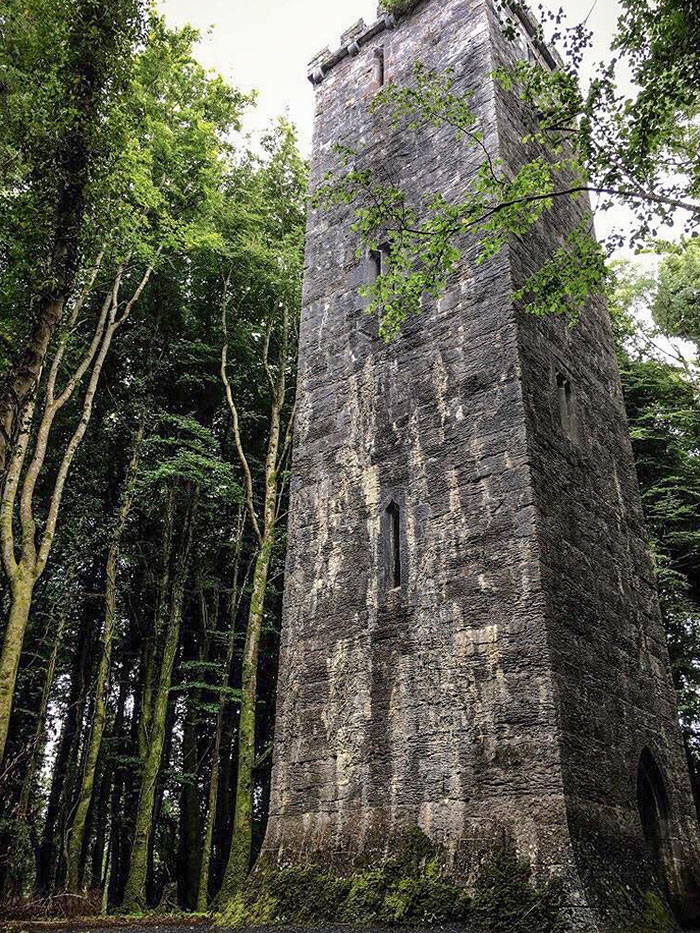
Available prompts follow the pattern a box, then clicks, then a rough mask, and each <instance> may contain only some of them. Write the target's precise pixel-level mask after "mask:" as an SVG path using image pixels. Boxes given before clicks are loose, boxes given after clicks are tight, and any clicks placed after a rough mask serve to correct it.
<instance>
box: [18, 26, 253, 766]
mask: <svg viewBox="0 0 700 933" xmlns="http://www.w3.org/2000/svg"><path fill="white" fill-rule="evenodd" d="M195 38H196V33H194V32H193V31H192V30H183V31H181V32H170V31H168V30H167V29H166V28H165V26H164V25H163V23H162V21H160V20H158V19H154V20H152V22H151V28H150V33H149V39H148V42H147V44H146V47H145V48H144V50H143V51H142V52H141V53H140V54H139V55H138V56H137V59H136V61H135V63H134V65H133V78H132V81H131V83H130V85H129V88H128V91H127V92H126V94H125V96H124V101H123V104H122V107H121V108H120V109H119V110H118V112H116V113H115V114H114V115H113V117H114V121H115V124H117V125H118V126H119V128H120V141H121V144H122V145H123V147H124V151H123V154H122V156H121V157H120V159H119V160H118V161H117V162H116V164H115V165H112V166H110V168H111V172H110V173H109V175H108V176H107V177H105V178H103V179H101V185H99V184H96V187H97V188H98V189H99V190H100V192H101V194H102V195H103V198H104V204H105V206H104V207H103V208H102V214H101V216H100V217H99V218H98V220H99V222H100V224H101V225H103V226H102V228H101V234H102V237H103V240H102V245H101V246H100V249H99V253H98V254H97V256H96V258H95V259H94V260H92V265H91V266H90V267H88V268H87V269H86V273H85V283H84V286H83V288H82V291H81V292H80V294H79V295H77V296H76V298H75V300H74V302H73V304H72V307H71V310H70V313H69V315H68V317H67V319H66V321H65V322H64V328H63V332H62V335H61V339H60V340H59V343H58V345H57V348H56V352H55V354H54V358H53V361H52V363H51V366H50V368H49V371H48V375H47V378H46V380H45V381H44V382H42V384H41V386H40V400H41V402H42V403H43V410H42V411H41V413H40V415H39V416H38V417H37V419H36V421H35V417H34V415H35V409H36V407H37V406H36V405H35V403H34V401H31V402H29V404H28V405H27V406H25V408H24V410H23V415H22V419H21V423H20V426H19V429H18V431H17V440H16V443H15V445H14V446H13V450H12V456H11V458H10V461H9V465H8V469H7V476H6V480H5V483H4V486H3V488H2V500H1V502H0V544H1V546H2V559H3V565H4V568H5V573H6V574H7V578H8V580H9V583H10V587H11V593H12V599H11V607H10V616H9V619H8V623H7V627H6V630H5V637H4V641H3V648H2V655H1V656H0V761H2V758H3V756H4V748H5V743H6V740H7V732H8V728H9V720H10V713H11V709H12V699H13V694H14V688H15V681H16V677H17V670H18V666H19V661H20V657H21V650H22V644H23V641H24V634H25V631H26V627H27V623H28V620H29V614H30V610H31V603H32V596H33V593H34V589H35V586H36V583H37V581H38V579H39V578H40V577H41V575H42V574H43V572H44V570H45V568H46V563H47V561H48V558H49V555H50V552H51V547H52V543H53V539H54V535H55V532H56V526H57V522H58V519H59V514H60V508H61V501H62V496H63V490H64V486H65V483H66V480H67V478H68V473H69V471H70V469H71V466H72V463H73V459H74V457H75V454H76V452H77V449H78V447H79V445H80V444H81V442H82V440H83V438H84V436H85V432H86V430H87V427H88V424H89V422H90V418H91V415H92V411H93V407H94V401H95V396H96V394H97V392H98V388H99V385H100V376H101V373H102V369H103V367H104V364H105V360H106V358H107V354H108V352H109V350H110V346H111V344H112V340H113V338H114V336H115V334H116V332H117V331H118V330H119V329H120V328H121V327H123V326H124V325H125V324H126V323H127V321H128V320H129V317H130V315H131V313H132V311H133V309H134V307H135V306H137V305H138V302H139V300H140V298H141V296H142V294H143V291H144V289H145V287H146V286H147V284H148V282H149V280H150V277H151V275H152V273H153V270H154V268H155V267H156V265H157V263H158V261H159V259H160V258H161V255H162V254H163V253H165V255H167V254H168V253H171V252H173V251H178V250H182V249H186V248H187V247H188V246H189V245H191V244H194V243H196V242H207V240H208V239H211V238H212V237H215V232H214V231H213V230H212V227H211V223H210V215H211V209H212V202H213V201H214V199H215V197H216V193H217V190H218V187H217V186H218V184H219V182H220V179H221V172H222V165H221V157H222V155H223V154H224V153H225V152H226V151H227V150H228V144H227V143H226V141H225V138H224V137H225V134H226V133H227V131H228V130H229V129H230V128H231V127H232V126H235V125H237V121H238V118H239V115H240V110H241V107H242V105H243V104H244V102H245V98H244V97H243V96H242V95H240V94H238V93H237V92H236V91H234V90H232V89H230V88H228V87H227V86H226V85H225V84H224V83H223V82H222V81H221V80H220V79H219V78H216V77H213V76H209V75H207V74H206V72H205V71H204V70H203V69H202V68H201V66H199V65H197V63H196V61H195V60H194V58H193V57H192V44H193V42H194V40H195ZM110 263H111V265H112V267H113V268H112V270H111V271H110V272H109V274H108V278H107V283H106V284H105V285H104V286H103V291H104V299H103V300H102V301H101V304H98V305H97V309H96V312H95V317H96V323H95V324H94V325H93V326H94V330H93V334H92V338H91V339H90V338H89V337H88V338H87V339H86V340H85V343H86V344H87V346H85V347H83V348H81V347H80V337H81V336H82V333H81V328H80V327H79V324H80V318H81V314H82V313H83V312H84V311H85V310H87V309H89V308H90V304H91V300H92V291H93V289H94V287H95V286H96V284H99V278H100V273H101V271H102V268H103V266H104V265H105V264H110ZM127 289H128V291H127V294H126V296H125V297H124V298H122V293H123V291H125V290H127ZM76 331H77V332H78V339H77V340H76ZM66 370H67V372H66ZM61 380H63V384H62V385H61V386H60V388H59V384H60V383H61ZM84 380H86V381H87V385H86V388H85V391H84V394H83V400H82V406H81V407H80V408H79V410H78V413H77V419H76V425H75V428H74V431H73V434H72V437H71V438H70V440H69V441H68V443H67V445H66V446H65V450H64V454H63V459H62V460H61V463H60V466H59V468H58V473H57V477H56V481H55V484H54V489H53V493H52V495H51V497H50V500H49V503H48V507H47V509H46V519H45V524H44V527H43V529H42V531H41V532H40V533H39V534H38V535H37V529H38V526H37V516H36V502H35V493H36V489H37V482H38V480H39V477H40V474H41V473H42V471H43V469H44V467H45V462H46V454H47V448H48V446H49V444H50V443H51V442H52V440H53V437H54V436H55V431H54V424H55V421H56V417H57V415H58V414H59V412H60V411H61V410H62V409H64V408H65V406H67V405H68V403H69V402H71V399H72V398H73V396H74V395H76V393H77V392H78V390H79V389H80V386H81V383H82V382H83V381H84ZM16 521H19V535H18V536H16V535H15V523H16Z"/></svg>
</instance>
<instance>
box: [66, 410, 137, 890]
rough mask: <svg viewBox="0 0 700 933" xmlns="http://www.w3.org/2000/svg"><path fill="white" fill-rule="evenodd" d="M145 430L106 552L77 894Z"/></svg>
mask: <svg viewBox="0 0 700 933" xmlns="http://www.w3.org/2000/svg"><path fill="white" fill-rule="evenodd" d="M144 434H145V422H144V420H142V421H141V424H140V426H139V429H138V431H137V433H136V439H135V443H134V452H133V455H132V457H131V461H130V463H129V467H128V470H127V475H126V479H125V485H124V492H123V495H122V502H121V505H120V507H119V515H118V519H117V525H116V528H115V531H114V535H113V537H112V541H111V543H110V546H109V550H108V552H107V567H106V574H105V620H104V626H103V631H102V651H101V654H100V664H99V667H98V670H97V680H96V683H95V708H94V712H93V718H92V729H91V731H90V739H89V742H88V750H87V756H86V762H85V768H84V771H83V775H82V779H81V781H80V791H79V794H78V803H77V805H76V809H75V816H74V817H73V824H72V826H71V830H70V833H69V837H68V852H67V868H66V890H67V891H68V892H69V893H70V894H78V893H79V892H80V890H81V887H82V854H83V847H84V844H85V826H86V824H87V817H88V812H89V810H90V805H91V803H92V794H93V789H94V786H95V774H96V772H97V762H98V760H99V756H100V750H101V748H102V738H103V736H104V729H105V723H106V721H107V693H108V689H109V675H110V670H111V666H112V646H113V643H114V629H115V625H116V620H117V571H118V567H119V552H120V548H121V539H122V534H123V532H124V528H125V527H126V523H127V520H128V518H129V513H130V512H131V507H132V505H133V503H134V481H135V479H136V472H137V470H138V463H139V455H140V451H141V444H142V442H143V438H144Z"/></svg>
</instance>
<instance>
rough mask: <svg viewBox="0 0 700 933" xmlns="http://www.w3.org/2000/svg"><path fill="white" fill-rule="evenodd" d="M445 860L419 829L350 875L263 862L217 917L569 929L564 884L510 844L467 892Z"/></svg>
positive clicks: (497, 930)
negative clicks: (536, 872) (543, 879)
mask: <svg viewBox="0 0 700 933" xmlns="http://www.w3.org/2000/svg"><path fill="white" fill-rule="evenodd" d="M441 864H442V855H441V853H439V852H438V851H437V850H436V849H435V848H434V847H433V846H432V845H431V844H430V842H429V841H428V840H427V839H426V838H425V837H423V836H422V834H419V833H417V832H416V833H414V834H412V836H410V837H409V839H407V840H406V842H405V843H404V845H403V847H402V846H399V853H398V854H397V855H396V856H395V857H394V858H392V859H389V860H388V861H386V862H384V863H383V864H382V865H381V866H380V867H378V868H376V869H371V870H369V869H368V870H363V871H356V872H354V873H352V874H350V875H344V874H341V873H333V872H331V871H328V870H327V869H326V870H324V869H317V868H309V869H306V870H302V869H297V868H275V867H273V866H272V865H270V864H268V863H264V862H263V863H260V864H259V865H258V866H257V868H256V869H255V871H254V873H253V875H252V876H251V879H250V880H249V883H248V885H247V886H246V888H245V889H244V890H243V891H241V892H240V893H239V894H238V895H236V897H235V898H234V899H233V900H232V901H231V903H230V904H229V905H228V906H227V907H226V909H225V910H224V911H223V913H222V914H221V915H220V916H219V917H218V918H217V923H218V925H220V926H221V927H224V928H226V927H245V926H255V925H262V924H282V923H284V924H304V925H307V924H308V925H314V924H319V923H328V922H332V923H338V922H341V923H349V924H360V925H363V924H372V923H375V924H376V923H381V924H424V925H436V924H447V923H459V924H465V925H467V926H468V929H469V930H470V931H473V933H506V931H510V930H514V929H517V930H519V931H522V933H530V931H531V933H559V931H562V933H563V931H564V930H565V924H564V920H563V915H562V907H563V903H564V902H563V898H562V890H561V886H560V885H559V884H558V883H557V882H555V881H550V882H547V883H544V884H541V885H537V884H533V882H532V878H531V875H530V870H529V868H528V866H527V865H526V864H525V863H523V862H520V861H519V860H518V859H517V857H516V856H515V854H514V853H513V852H512V851H511V850H510V849H509V848H508V847H505V848H503V849H499V850H495V851H494V852H493V853H492V854H491V855H490V857H489V858H487V859H486V860H485V861H484V863H483V865H482V867H481V870H480V872H479V875H478V878H477V881H476V883H475V885H474V887H473V890H471V891H469V892H468V891H466V890H465V889H464V888H462V887H459V886H457V885H456V884H454V882H453V881H451V880H450V879H449V877H448V876H446V875H443V873H442V871H441V869H440V865H441Z"/></svg>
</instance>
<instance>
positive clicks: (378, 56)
mask: <svg viewBox="0 0 700 933" xmlns="http://www.w3.org/2000/svg"><path fill="white" fill-rule="evenodd" d="M385 80H386V68H385V64H384V49H383V48H381V49H376V50H375V53H374V83H375V84H376V86H377V87H384V82H385Z"/></svg>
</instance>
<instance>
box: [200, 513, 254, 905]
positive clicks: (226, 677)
mask: <svg viewBox="0 0 700 933" xmlns="http://www.w3.org/2000/svg"><path fill="white" fill-rule="evenodd" d="M244 518H245V515H244V513H243V512H241V513H240V515H239V518H238V528H237V535H236V550H235V556H234V559H233V581H232V586H231V604H230V612H229V633H228V643H227V645H226V660H225V662H224V669H223V672H222V675H221V685H220V686H221V688H222V689H221V693H220V694H219V709H218V712H217V715H216V737H215V739H214V750H213V752H212V762H211V776H210V778H209V795H208V799H207V816H206V823H205V831H204V846H203V849H202V861H201V866H200V872H199V888H198V891H197V910H198V911H200V912H202V913H203V912H204V911H205V910H206V909H207V907H208V905H209V869H210V865H211V856H212V847H213V843H214V826H215V824H216V811H217V803H218V799H219V773H220V768H221V746H222V742H223V735H224V718H225V714H226V706H227V702H226V693H225V691H226V688H227V687H228V686H229V684H230V681H231V666H232V664H233V652H234V649H235V645H236V616H237V613H238V605H239V601H238V571H239V563H240V559H241V548H242V544H243V526H244Z"/></svg>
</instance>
